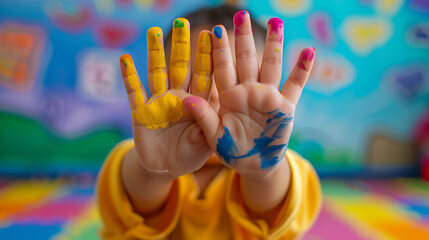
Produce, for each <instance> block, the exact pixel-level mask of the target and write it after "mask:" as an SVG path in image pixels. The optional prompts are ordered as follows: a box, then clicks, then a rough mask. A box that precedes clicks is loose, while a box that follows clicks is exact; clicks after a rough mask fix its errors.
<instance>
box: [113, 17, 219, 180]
mask: <svg viewBox="0 0 429 240" xmlns="http://www.w3.org/2000/svg"><path fill="white" fill-rule="evenodd" d="M189 30H190V29H189V22H188V21H187V20H186V19H183V18H179V19H176V20H175V21H174V23H173V37H172V48H171V61H170V69H169V72H167V68H166V64H165V56H164V45H163V36H162V30H161V29H160V28H158V27H153V28H150V29H149V30H148V32H147V43H148V85H149V90H150V94H151V98H150V99H149V98H148V96H147V93H146V91H145V89H144V87H143V85H142V84H141V82H140V80H139V76H138V74H137V72H136V69H135V67H134V63H133V61H132V59H131V57H130V56H129V55H124V56H122V57H121V59H120V62H121V71H122V76H123V80H124V84H125V87H126V89H127V93H128V99H129V104H130V108H131V111H132V115H133V118H132V124H133V135H134V142H135V149H136V151H137V155H138V158H139V159H138V160H139V163H140V165H141V166H143V168H144V169H145V170H146V171H147V173H149V174H157V175H162V176H164V177H168V178H176V177H178V176H181V175H183V174H187V173H190V172H193V171H196V170H198V169H199V168H201V167H202V166H203V165H204V163H205V161H206V160H207V159H208V158H209V156H210V155H211V154H212V151H211V149H210V147H209V146H208V144H207V141H206V139H205V136H204V134H203V132H202V130H201V128H200V127H199V125H198V124H197V123H196V121H195V120H194V119H193V118H192V117H191V116H186V113H185V114H183V110H182V100H183V99H184V98H185V97H186V96H188V95H191V96H192V95H196V96H199V97H202V98H204V99H207V98H208V96H209V91H210V88H211V82H212V73H213V71H212V62H211V61H212V60H211V59H212V58H211V34H210V32H209V31H202V32H201V33H200V37H199V40H198V51H197V56H196V59H197V60H196V61H195V67H194V70H193V72H192V71H191V70H190V69H191V67H190V65H191V62H190V31H189ZM167 73H168V77H167ZM190 84H191V85H192V90H189V91H188V89H190V88H189V85H190ZM183 115H184V116H183Z"/></svg>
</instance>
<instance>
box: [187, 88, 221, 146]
mask: <svg viewBox="0 0 429 240" xmlns="http://www.w3.org/2000/svg"><path fill="white" fill-rule="evenodd" d="M182 106H183V110H184V112H185V113H190V114H191V115H192V117H193V118H194V119H195V121H196V122H197V123H198V126H200V128H201V130H203V132H204V135H205V136H206V140H207V143H208V144H209V145H210V146H214V144H215V142H216V141H215V140H216V137H217V135H218V132H219V131H218V130H219V129H220V128H219V126H220V125H219V124H220V119H219V116H218V114H217V112H216V111H215V110H214V109H213V108H212V107H211V106H210V105H209V103H208V102H207V101H205V100H204V99H202V98H200V97H196V96H190V97H187V98H185V99H184V100H183V102H182Z"/></svg>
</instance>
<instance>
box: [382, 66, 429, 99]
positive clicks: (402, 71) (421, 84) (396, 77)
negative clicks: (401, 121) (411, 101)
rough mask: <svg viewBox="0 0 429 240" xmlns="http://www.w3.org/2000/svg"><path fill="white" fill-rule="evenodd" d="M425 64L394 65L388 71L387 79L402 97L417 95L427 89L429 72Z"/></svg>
mask: <svg viewBox="0 0 429 240" xmlns="http://www.w3.org/2000/svg"><path fill="white" fill-rule="evenodd" d="M426 69H427V68H425V66H424V64H418V63H416V64H413V65H408V66H400V67H393V68H392V69H390V70H388V71H387V73H386V81H387V83H388V85H389V86H390V87H391V88H392V89H393V91H394V92H395V93H397V94H399V96H401V97H406V98H410V97H417V96H418V95H419V94H421V93H423V92H425V91H427V90H425V88H427V87H428V72H427V70H426Z"/></svg>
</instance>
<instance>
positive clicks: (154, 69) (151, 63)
mask: <svg viewBox="0 0 429 240" xmlns="http://www.w3.org/2000/svg"><path fill="white" fill-rule="evenodd" d="M147 60H148V77H149V82H148V85H149V90H150V94H151V95H152V96H159V95H162V94H163V93H164V92H165V89H166V85H167V84H168V82H167V74H166V72H167V68H166V64H165V54H164V44H163V40H162V30H161V28H159V27H152V28H150V29H149V30H148V31H147Z"/></svg>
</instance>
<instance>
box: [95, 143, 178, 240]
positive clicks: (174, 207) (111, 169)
mask: <svg viewBox="0 0 429 240" xmlns="http://www.w3.org/2000/svg"><path fill="white" fill-rule="evenodd" d="M133 146H134V142H133V140H126V141H123V142H121V143H119V144H118V145H117V146H116V147H115V148H114V149H113V150H112V152H111V153H110V154H109V156H108V157H107V159H106V160H105V162H104V165H103V168H102V170H101V171H100V173H99V176H98V183H97V188H98V189H97V201H98V208H99V212H100V215H101V219H102V222H103V229H102V231H101V235H102V237H103V238H104V239H166V238H167V237H168V235H169V234H170V233H171V232H172V231H173V230H174V228H175V227H176V225H177V222H178V219H179V216H180V212H181V206H182V201H181V199H182V198H181V197H179V196H180V184H179V181H178V180H177V179H176V180H175V181H174V182H173V185H172V188H171V191H170V195H169V197H168V199H167V201H166V204H165V207H164V210H163V211H162V213H160V214H157V215H159V216H155V217H157V218H162V219H161V220H160V223H159V224H158V227H156V228H153V227H150V226H148V225H145V221H149V219H144V218H143V217H141V216H140V215H138V214H137V213H134V212H133V208H132V205H131V203H130V200H129V199H128V196H127V194H126V192H125V190H124V187H123V185H122V178H121V163H122V160H123V158H124V156H125V154H126V153H127V152H128V151H129V150H130V149H131V148H132V147H133Z"/></svg>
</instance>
